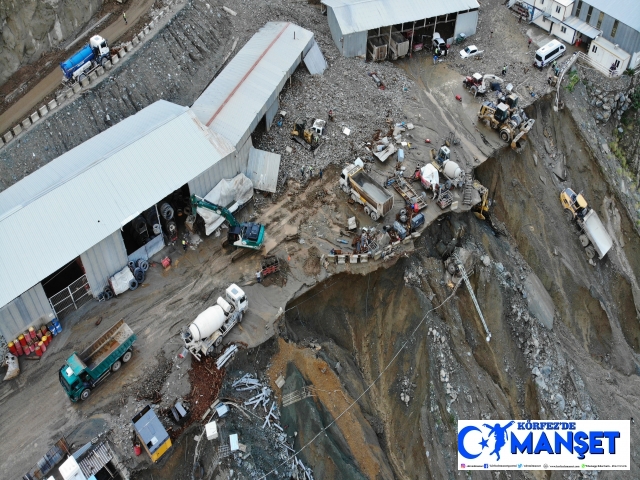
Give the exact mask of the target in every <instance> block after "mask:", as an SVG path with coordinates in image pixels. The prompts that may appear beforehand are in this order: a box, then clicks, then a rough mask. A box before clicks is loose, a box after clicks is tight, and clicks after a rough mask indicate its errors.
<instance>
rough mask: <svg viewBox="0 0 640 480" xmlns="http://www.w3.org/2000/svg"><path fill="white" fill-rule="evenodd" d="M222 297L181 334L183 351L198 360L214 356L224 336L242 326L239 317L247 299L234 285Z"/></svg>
mask: <svg viewBox="0 0 640 480" xmlns="http://www.w3.org/2000/svg"><path fill="white" fill-rule="evenodd" d="M225 297H226V298H222V297H218V300H217V301H216V304H215V305H213V306H211V307H209V308H207V309H206V310H205V311H204V312H202V313H201V314H200V315H198V316H197V317H196V319H195V320H194V321H193V322H191V323H190V324H189V326H188V327H187V328H185V329H183V330H182V332H181V337H182V341H183V342H184V345H185V347H187V349H188V350H189V351H190V352H191V354H192V355H193V356H194V357H195V358H197V359H198V360H200V359H201V357H202V356H203V355H204V356H207V355H212V354H213V353H214V352H215V349H216V348H217V347H219V346H220V344H221V343H222V339H223V338H224V336H225V335H227V334H228V333H229V332H230V331H231V329H232V328H233V327H234V326H235V325H236V324H238V323H240V322H242V316H243V315H244V312H246V311H247V309H248V308H249V302H248V301H247V296H246V295H245V293H244V291H243V290H242V289H241V288H240V287H239V286H237V285H236V284H235V283H232V284H231V285H229V287H227V290H226V291H225Z"/></svg>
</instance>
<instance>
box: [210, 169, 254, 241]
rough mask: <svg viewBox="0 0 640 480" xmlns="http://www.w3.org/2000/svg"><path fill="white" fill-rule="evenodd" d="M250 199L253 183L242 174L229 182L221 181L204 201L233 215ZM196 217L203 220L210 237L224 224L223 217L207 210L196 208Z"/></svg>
mask: <svg viewBox="0 0 640 480" xmlns="http://www.w3.org/2000/svg"><path fill="white" fill-rule="evenodd" d="M251 197H253V183H251V180H249V178H247V176H246V175H245V174H244V173H241V174H239V175H236V176H235V177H233V178H232V179H230V180H226V179H225V180H221V181H220V183H218V184H217V185H216V186H215V187H213V190H211V191H210V192H209V193H207V195H206V196H205V197H204V199H205V200H206V201H207V202H209V203H213V204H214V205H220V206H221V207H226V208H227V210H229V211H230V212H231V213H235V212H236V211H237V210H238V209H239V208H241V207H242V206H243V205H244V204H246V203H247V202H248V201H249V200H251ZM198 215H200V216H201V217H202V218H203V220H204V225H205V233H206V234H207V235H211V234H212V233H213V232H215V231H216V230H217V229H218V228H219V227H220V226H221V225H222V224H223V223H224V222H225V218H224V217H222V216H220V215H218V214H217V213H215V212H213V211H211V210H209V209H207V208H200V207H198Z"/></svg>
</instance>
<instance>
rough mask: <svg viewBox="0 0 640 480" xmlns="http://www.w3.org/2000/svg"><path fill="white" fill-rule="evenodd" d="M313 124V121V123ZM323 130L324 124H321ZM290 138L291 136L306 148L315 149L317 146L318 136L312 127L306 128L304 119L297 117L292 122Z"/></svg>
mask: <svg viewBox="0 0 640 480" xmlns="http://www.w3.org/2000/svg"><path fill="white" fill-rule="evenodd" d="M314 126H315V123H314ZM321 127H322V130H324V125H322V126H321ZM291 138H293V139H294V140H295V141H296V142H298V143H299V144H300V145H302V146H303V147H305V148H306V149H308V150H315V149H316V148H318V144H319V141H320V140H319V138H318V135H317V133H316V131H314V129H313V128H307V122H306V120H303V119H301V118H298V119H297V120H296V121H295V123H294V124H293V130H291Z"/></svg>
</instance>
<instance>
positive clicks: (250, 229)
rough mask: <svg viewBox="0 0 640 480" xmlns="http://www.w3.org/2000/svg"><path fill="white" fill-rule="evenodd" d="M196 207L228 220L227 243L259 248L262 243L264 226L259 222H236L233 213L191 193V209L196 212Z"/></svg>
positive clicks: (240, 246)
mask: <svg viewBox="0 0 640 480" xmlns="http://www.w3.org/2000/svg"><path fill="white" fill-rule="evenodd" d="M197 208H206V209H208V210H212V211H214V212H215V213H217V214H218V215H221V216H223V217H224V218H225V220H226V221H227V222H229V233H228V237H227V243H228V244H229V245H234V246H236V247H239V248H249V249H253V250H259V249H260V248H262V245H263V243H264V236H265V228H264V225H262V224H260V223H252V222H245V223H240V222H238V221H237V220H236V219H235V217H234V216H233V214H232V213H231V212H230V211H229V210H227V209H226V208H224V207H221V206H220V205H215V204H213V203H211V202H208V201H206V200H205V199H204V198H201V197H198V196H197V195H191V209H192V211H193V212H196V211H197V210H196V209H197Z"/></svg>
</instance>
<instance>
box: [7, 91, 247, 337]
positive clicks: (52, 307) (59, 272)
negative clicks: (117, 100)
mask: <svg viewBox="0 0 640 480" xmlns="http://www.w3.org/2000/svg"><path fill="white" fill-rule="evenodd" d="M234 153H235V150H234V148H233V146H232V145H231V144H230V143H229V142H228V141H227V140H226V139H224V138H222V137H221V136H220V135H218V134H216V133H215V132H212V131H210V130H209V129H207V128H206V127H205V126H204V125H202V123H201V122H200V121H199V120H198V119H197V118H196V117H195V115H194V114H193V112H191V111H190V110H189V109H188V108H187V107H182V106H179V105H175V104H172V103H169V102H166V101H163V100H160V101H158V102H156V103H154V104H152V105H150V106H148V107H147V108H145V109H143V110H141V111H140V112H138V113H137V114H136V115H133V116H131V117H129V118H127V119H125V120H123V121H122V122H120V123H118V124H117V125H115V126H113V127H111V128H110V129H108V130H106V131H105V132H102V133H101V134H99V135H97V136H95V137H93V138H92V139H90V140H88V141H86V142H85V143H83V144H81V145H79V146H78V147H76V148H74V149H73V150H70V151H69V152H67V153H65V154H64V155H62V156H60V157H58V158H57V159H55V160H53V161H52V162H50V163H49V164H47V165H45V166H43V167H42V168H40V169H39V170H37V171H36V172H34V173H32V174H31V175H29V176H28V177H26V178H25V179H23V180H22V181H20V182H18V183H16V184H15V185H13V186H11V187H9V188H8V189H7V190H5V191H3V192H0V212H3V213H2V214H0V233H1V234H0V249H2V251H4V252H7V254H6V255H2V257H1V258H0V285H2V286H3V288H1V289H0V333H1V334H2V335H3V336H4V337H5V338H7V339H12V338H14V337H15V336H16V335H17V334H18V333H19V332H22V331H24V330H25V329H26V328H27V327H28V326H30V325H33V324H37V323H38V321H40V322H45V321H49V320H50V319H51V318H53V317H54V316H58V314H59V313H60V311H61V310H64V309H66V308H68V307H71V306H74V305H75V304H76V302H79V301H81V300H82V299H84V298H89V297H90V295H93V296H96V295H97V294H98V293H99V292H101V291H102V290H103V289H104V287H105V286H106V284H107V278H108V277H109V276H111V275H113V274H114V273H116V272H117V271H118V270H120V269H122V268H123V267H124V266H125V265H127V262H128V261H129V259H130V258H131V255H132V254H137V255H141V253H140V251H139V250H140V249H137V250H133V249H134V247H129V246H127V245H125V243H126V238H125V237H126V228H125V227H126V226H127V224H128V223H130V222H131V221H132V219H135V218H136V217H138V216H140V215H141V214H142V213H143V212H145V211H148V210H149V209H155V208H156V204H157V203H158V202H160V201H162V200H163V199H164V198H165V197H167V196H168V195H170V194H171V193H172V192H174V191H176V190H178V189H181V188H188V189H189V191H190V192H191V193H196V194H199V195H204V194H205V193H207V192H209V191H210V190H211V189H212V188H213V187H214V186H215V185H216V184H217V183H218V182H219V181H220V180H222V179H223V178H230V177H233V176H235V175H237V174H238V173H240V172H241V171H244V170H245V169H246V163H245V164H239V163H237V159H236V156H235V155H234ZM179 158H188V159H189V161H188V162H177V161H176V159H179ZM154 242H155V243H154ZM149 244H152V245H155V251H157V250H159V249H160V248H162V247H163V246H164V241H163V235H162V234H160V235H157V236H156V237H155V238H152V239H151V241H149V242H148V244H147V245H145V246H144V247H143V248H149ZM52 285H64V288H63V289H60V292H58V287H55V288H53V290H52V289H51V286H52ZM58 294H59V295H58Z"/></svg>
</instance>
